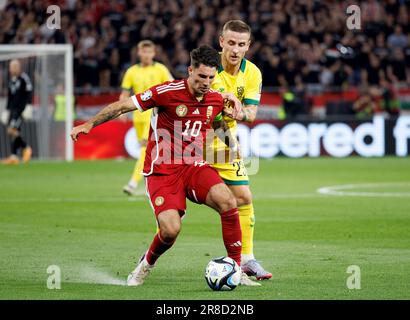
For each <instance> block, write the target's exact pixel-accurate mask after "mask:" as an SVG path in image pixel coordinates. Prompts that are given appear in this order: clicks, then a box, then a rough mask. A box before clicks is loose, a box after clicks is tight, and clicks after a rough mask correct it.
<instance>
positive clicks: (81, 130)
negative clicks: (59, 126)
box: [70, 122, 92, 141]
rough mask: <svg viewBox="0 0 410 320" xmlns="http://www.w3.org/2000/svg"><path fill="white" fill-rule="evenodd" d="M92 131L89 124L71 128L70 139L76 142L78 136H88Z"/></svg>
mask: <svg viewBox="0 0 410 320" xmlns="http://www.w3.org/2000/svg"><path fill="white" fill-rule="evenodd" d="M91 129H92V126H91V125H90V124H89V123H87V122H86V123H83V124H81V125H79V126H76V127H74V128H73V130H71V134H70V136H71V139H73V141H77V140H78V136H79V135H80V134H88V133H89V132H90V131H91Z"/></svg>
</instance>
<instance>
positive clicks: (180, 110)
mask: <svg viewBox="0 0 410 320" xmlns="http://www.w3.org/2000/svg"><path fill="white" fill-rule="evenodd" d="M187 112H188V107H187V106H186V105H184V104H181V105H179V106H178V107H177V108H176V113H177V115H178V117H184V116H185V115H186V114H187Z"/></svg>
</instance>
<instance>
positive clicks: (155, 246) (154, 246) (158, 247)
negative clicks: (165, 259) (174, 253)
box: [145, 231, 175, 265]
mask: <svg viewBox="0 0 410 320" xmlns="http://www.w3.org/2000/svg"><path fill="white" fill-rule="evenodd" d="M174 242H175V241H172V242H165V241H164V240H162V239H161V236H160V235H159V231H158V233H157V234H156V235H155V237H154V240H153V241H152V243H151V245H150V247H149V249H148V251H147V253H146V256H145V258H146V259H147V261H148V263H149V264H150V265H154V264H155V261H157V259H158V258H159V257H160V256H161V255H162V254H163V253H164V252H165V251H167V250H168V249H169V248H171V247H172V245H173V244H174Z"/></svg>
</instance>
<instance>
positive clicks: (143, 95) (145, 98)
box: [141, 90, 152, 101]
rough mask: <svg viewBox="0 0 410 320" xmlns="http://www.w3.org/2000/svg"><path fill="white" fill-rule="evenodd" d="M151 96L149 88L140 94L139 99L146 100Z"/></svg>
mask: <svg viewBox="0 0 410 320" xmlns="http://www.w3.org/2000/svg"><path fill="white" fill-rule="evenodd" d="M151 97H152V91H151V90H147V91H145V92H144V93H143V94H141V100H142V101H147V100H149V99H151Z"/></svg>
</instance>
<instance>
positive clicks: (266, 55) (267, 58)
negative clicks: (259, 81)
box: [259, 45, 280, 87]
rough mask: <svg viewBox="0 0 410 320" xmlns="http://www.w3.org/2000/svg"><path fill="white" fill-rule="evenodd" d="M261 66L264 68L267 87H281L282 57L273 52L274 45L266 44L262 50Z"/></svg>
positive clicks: (264, 81) (264, 80)
mask: <svg viewBox="0 0 410 320" xmlns="http://www.w3.org/2000/svg"><path fill="white" fill-rule="evenodd" d="M259 59H260V60H261V64H260V67H261V69H262V70H263V84H264V86H265V87H279V86H280V83H279V72H280V57H279V55H275V54H274V53H273V50H272V47H270V46H268V45H265V46H264V47H262V49H261V50H260V56H259Z"/></svg>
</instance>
